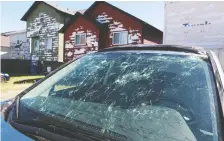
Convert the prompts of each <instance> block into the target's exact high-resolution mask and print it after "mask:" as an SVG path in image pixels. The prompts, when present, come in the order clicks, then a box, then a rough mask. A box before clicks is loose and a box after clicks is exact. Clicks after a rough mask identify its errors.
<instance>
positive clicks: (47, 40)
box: [46, 38, 52, 49]
mask: <svg viewBox="0 0 224 141" xmlns="http://www.w3.org/2000/svg"><path fill="white" fill-rule="evenodd" d="M46 49H52V38H47V39H46Z"/></svg>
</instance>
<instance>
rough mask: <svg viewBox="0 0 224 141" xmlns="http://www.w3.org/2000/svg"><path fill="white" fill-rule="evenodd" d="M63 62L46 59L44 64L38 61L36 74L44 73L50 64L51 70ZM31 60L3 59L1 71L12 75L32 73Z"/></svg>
mask: <svg viewBox="0 0 224 141" xmlns="http://www.w3.org/2000/svg"><path fill="white" fill-rule="evenodd" d="M62 64H63V63H61V62H49V61H44V66H43V65H41V63H40V61H38V65H37V67H36V74H43V71H44V70H45V67H48V66H50V67H51V70H52V71H53V70H54V69H56V68H58V67H59V66H61V65H62ZM31 67H32V66H31V61H30V60H17V59H1V72H4V73H8V74H10V75H31Z"/></svg>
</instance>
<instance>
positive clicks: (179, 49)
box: [98, 44, 208, 55]
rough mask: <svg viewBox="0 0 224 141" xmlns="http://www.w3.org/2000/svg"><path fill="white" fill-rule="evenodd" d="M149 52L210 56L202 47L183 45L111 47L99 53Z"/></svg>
mask: <svg viewBox="0 0 224 141" xmlns="http://www.w3.org/2000/svg"><path fill="white" fill-rule="evenodd" d="M124 50H125V51H133V50H136V51H148V50H159V51H176V52H188V53H195V54H201V55H208V54H207V51H206V50H205V49H204V48H202V47H197V46H181V45H144V44H143V45H142V44H138V45H125V46H116V47H109V48H105V49H102V50H99V51H98V52H107V51H124Z"/></svg>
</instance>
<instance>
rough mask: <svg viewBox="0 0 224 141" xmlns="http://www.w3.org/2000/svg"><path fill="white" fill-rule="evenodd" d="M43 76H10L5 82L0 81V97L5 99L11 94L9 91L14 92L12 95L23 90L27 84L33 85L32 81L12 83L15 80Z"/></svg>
mask: <svg viewBox="0 0 224 141" xmlns="http://www.w3.org/2000/svg"><path fill="white" fill-rule="evenodd" d="M43 77H44V76H16V77H11V78H10V80H9V81H7V82H5V83H1V87H0V89H1V98H2V99H5V98H6V97H7V95H11V94H10V92H11V93H14V94H13V95H17V94H18V93H20V92H21V91H23V90H25V89H26V88H28V87H29V86H31V85H33V84H32V83H26V84H13V83H14V82H16V81H21V80H27V79H36V78H43Z"/></svg>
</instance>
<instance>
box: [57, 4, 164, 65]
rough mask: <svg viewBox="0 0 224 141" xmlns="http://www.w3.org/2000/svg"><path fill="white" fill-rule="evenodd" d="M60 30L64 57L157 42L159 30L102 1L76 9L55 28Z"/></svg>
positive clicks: (66, 58) (160, 37) (159, 38)
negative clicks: (59, 26)
mask: <svg viewBox="0 0 224 141" xmlns="http://www.w3.org/2000/svg"><path fill="white" fill-rule="evenodd" d="M59 32H60V33H64V42H65V44H64V61H68V60H71V59H73V58H76V57H77V56H79V55H82V54H85V53H87V52H89V51H94V50H98V49H102V48H106V47H113V46H119V45H127V44H160V43H162V38H163V32H162V31H160V30H158V29H157V28H155V27H153V26H151V25H149V24H148V23H146V22H144V21H142V20H140V19H138V18H136V17H134V16H133V15H130V14H128V13H127V12H125V11H123V10H121V9H119V8H117V7H115V6H113V5H111V4H109V3H107V2H103V1H97V2H94V3H93V5H92V6H90V8H88V9H87V10H86V11H85V12H84V13H79V12H77V13H76V14H75V15H74V16H73V17H72V19H71V20H70V21H69V22H68V23H67V24H65V26H64V27H63V28H62V29H61V30H60V31H59Z"/></svg>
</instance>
